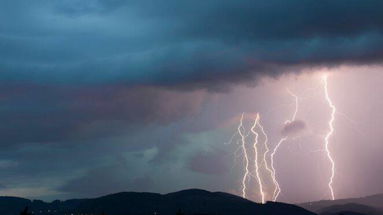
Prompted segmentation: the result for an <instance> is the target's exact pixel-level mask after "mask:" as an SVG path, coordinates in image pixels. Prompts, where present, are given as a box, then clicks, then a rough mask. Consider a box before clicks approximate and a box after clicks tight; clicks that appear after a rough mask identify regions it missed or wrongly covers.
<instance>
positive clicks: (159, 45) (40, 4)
mask: <svg viewBox="0 0 383 215" xmlns="http://www.w3.org/2000/svg"><path fill="white" fill-rule="evenodd" d="M0 8H1V9H0V10H1V13H0V14H2V15H1V17H0V18H1V20H2V21H1V23H0V43H1V46H0V55H1V60H0V69H1V71H2V73H1V76H0V78H1V79H2V80H7V81H28V82H29V81H33V82H37V83H49V82H54V83H79V84H84V83H88V84H89V83H92V84H95V83H116V82H117V83H125V84H132V85H135V84H160V85H180V84H183V85H190V86H194V87H208V88H212V87H214V85H217V84H212V83H221V82H238V81H244V80H247V81H249V80H251V79H250V78H256V77H258V76H259V75H270V76H275V75H278V74H280V73H281V72H285V71H290V70H297V69H300V68H302V67H305V66H330V65H337V64H341V63H357V64H359V63H360V64H363V63H367V62H372V63H380V62H381V61H382V57H383V35H382V29H383V15H382V13H381V8H383V2H382V1H379V0H365V1H360V0H337V1H333V0H331V1H330V0H325V1H315V0H307V1H301V0H292V1H282V0H271V1H270V0H268V1H266V0H261V1H249V0H240V1H235V2H234V1H213V0H208V1H203V2H198V3H196V2H181V1H174V0H167V1H161V2H159V1H135V0H131V1H120V0H114V1H105V0H86V1H79V0H69V1H37V2H34V4H33V5H26V4H25V3H23V2H22V1H8V0H7V1H2V3H1V7H0Z"/></svg>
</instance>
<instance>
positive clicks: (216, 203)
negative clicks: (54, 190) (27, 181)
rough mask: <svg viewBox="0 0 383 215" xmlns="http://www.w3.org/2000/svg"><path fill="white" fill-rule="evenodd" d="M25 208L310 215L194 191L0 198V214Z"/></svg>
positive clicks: (114, 214)
mask: <svg viewBox="0 0 383 215" xmlns="http://www.w3.org/2000/svg"><path fill="white" fill-rule="evenodd" d="M25 206H29V208H30V210H31V211H33V212H34V214H40V215H51V214H52V215H64V214H73V215H76V214H101V213H102V212H105V213H106V214H108V215H130V214H132V215H133V214H134V215H146V214H148V215H151V214H158V215H174V214H176V213H177V211H179V210H180V211H181V212H182V213H183V214H185V215H189V214H215V215H218V214H220V215H254V214H264V215H267V214H270V215H314V213H312V212H309V211H307V210H305V209H303V208H300V207H298V206H295V205H290V204H284V203H272V202H268V203H266V204H263V205H262V204H257V203H255V202H252V201H249V200H246V199H243V198H241V197H238V196H235V195H231V194H228V193H222V192H209V191H205V190H197V189H191V190H184V191H179V192H175V193H169V194H165V195H162V194H156V193H137V192H122V193H116V194H111V195H107V196H102V197H99V198H93V199H72V200H66V201H58V200H56V201H53V202H51V203H47V202H43V201H39V200H34V201H30V200H27V199H22V198H15V197H0V214H1V215H18V214H19V212H20V211H21V210H22V209H23V208H24V207H25Z"/></svg>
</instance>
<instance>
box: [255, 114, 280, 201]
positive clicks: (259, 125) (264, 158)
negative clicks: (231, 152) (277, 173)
mask: <svg viewBox="0 0 383 215" xmlns="http://www.w3.org/2000/svg"><path fill="white" fill-rule="evenodd" d="M258 127H259V128H260V129H261V132H262V134H263V135H264V137H265V141H264V142H263V144H264V146H265V152H264V153H263V163H264V164H265V169H266V170H267V171H268V172H269V173H270V175H271V177H272V180H273V182H274V184H275V186H277V183H275V182H276V180H275V178H274V172H273V170H272V169H271V168H270V167H269V165H268V164H267V160H266V157H267V155H268V153H269V152H270V149H269V146H268V145H267V143H268V136H267V134H266V132H265V129H264V127H263V126H262V124H261V122H260V120H259V122H258ZM263 203H264V202H263Z"/></svg>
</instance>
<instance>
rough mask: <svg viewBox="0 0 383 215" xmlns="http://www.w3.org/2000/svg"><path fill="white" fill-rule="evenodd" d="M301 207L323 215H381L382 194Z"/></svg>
mask: <svg viewBox="0 0 383 215" xmlns="http://www.w3.org/2000/svg"><path fill="white" fill-rule="evenodd" d="M300 206H301V207H303V208H305V209H307V210H310V211H313V212H315V213H319V214H323V213H324V212H325V211H327V212H331V211H340V210H342V211H346V210H347V211H349V212H355V213H361V214H368V215H370V214H371V215H375V214H381V215H383V194H377V195H372V196H366V197H362V198H350V199H338V200H334V201H331V200H322V201H317V202H307V203H303V204H300Z"/></svg>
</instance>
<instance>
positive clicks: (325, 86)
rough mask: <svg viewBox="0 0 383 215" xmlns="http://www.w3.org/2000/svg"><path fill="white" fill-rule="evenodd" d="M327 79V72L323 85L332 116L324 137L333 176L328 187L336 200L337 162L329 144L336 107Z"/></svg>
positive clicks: (332, 197)
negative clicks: (335, 176)
mask: <svg viewBox="0 0 383 215" xmlns="http://www.w3.org/2000/svg"><path fill="white" fill-rule="evenodd" d="M327 79H328V75H327V74H325V75H324V76H323V87H324V94H325V98H326V101H327V103H328V105H329V107H330V109H331V118H330V120H329V121H328V126H329V131H328V132H327V134H326V136H325V138H324V141H325V150H326V153H327V157H328V159H329V160H330V163H331V176H330V180H329V182H328V187H329V189H330V193H331V199H332V200H335V195H334V189H333V187H332V184H333V181H334V175H335V162H334V159H333V158H332V156H331V152H330V149H329V144H330V142H329V139H330V137H331V135H332V134H333V133H334V121H335V113H336V107H335V105H334V104H333V102H332V101H331V98H330V96H329V93H328V81H327Z"/></svg>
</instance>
